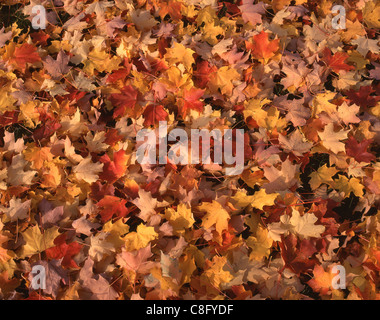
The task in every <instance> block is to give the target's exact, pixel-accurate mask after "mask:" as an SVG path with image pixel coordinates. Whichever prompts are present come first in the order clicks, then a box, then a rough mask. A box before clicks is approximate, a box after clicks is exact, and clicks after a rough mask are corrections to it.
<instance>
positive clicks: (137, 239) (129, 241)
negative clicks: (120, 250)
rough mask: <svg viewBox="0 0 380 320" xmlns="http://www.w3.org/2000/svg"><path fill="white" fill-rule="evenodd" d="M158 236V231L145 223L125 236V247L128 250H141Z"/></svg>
mask: <svg viewBox="0 0 380 320" xmlns="http://www.w3.org/2000/svg"><path fill="white" fill-rule="evenodd" d="M157 238H158V234H157V232H155V231H154V228H153V227H147V226H146V225H144V224H142V223H141V224H140V225H138V226H137V229H136V231H135V232H130V233H128V234H127V235H126V236H125V237H124V241H125V249H126V250H127V251H132V250H139V249H141V248H145V247H146V246H147V245H148V244H149V242H151V241H153V240H155V239H157Z"/></svg>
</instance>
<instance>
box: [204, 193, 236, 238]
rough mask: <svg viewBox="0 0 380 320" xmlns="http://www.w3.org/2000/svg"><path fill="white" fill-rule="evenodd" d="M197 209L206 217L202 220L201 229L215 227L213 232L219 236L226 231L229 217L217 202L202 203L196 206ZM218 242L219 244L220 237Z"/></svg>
mask: <svg viewBox="0 0 380 320" xmlns="http://www.w3.org/2000/svg"><path fill="white" fill-rule="evenodd" d="M198 209H199V210H200V211H205V212H206V215H205V216H204V217H203V218H202V227H203V228H205V229H209V228H211V227H212V226H214V225H215V230H216V232H217V233H218V234H219V236H221V235H222V234H223V231H224V230H227V229H228V221H229V219H230V215H229V213H228V212H227V210H226V209H224V208H223V207H222V205H221V204H220V203H219V202H217V201H215V200H213V201H212V202H203V203H202V204H201V205H200V206H198ZM218 240H219V243H220V241H221V237H219V239H218Z"/></svg>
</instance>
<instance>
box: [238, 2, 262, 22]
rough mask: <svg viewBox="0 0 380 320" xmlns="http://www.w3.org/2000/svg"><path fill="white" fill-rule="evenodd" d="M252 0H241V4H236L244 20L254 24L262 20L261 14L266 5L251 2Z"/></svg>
mask: <svg viewBox="0 0 380 320" xmlns="http://www.w3.org/2000/svg"><path fill="white" fill-rule="evenodd" d="M253 2H254V1H252V0H243V1H242V5H241V6H238V8H239V9H240V11H241V13H242V15H241V16H242V18H243V20H244V22H250V23H252V25H254V26H255V25H256V24H259V23H261V22H262V20H261V16H262V15H263V14H265V7H266V6H267V5H266V4H265V3H263V2H259V3H258V4H253Z"/></svg>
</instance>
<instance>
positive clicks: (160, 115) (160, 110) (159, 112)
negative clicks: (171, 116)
mask: <svg viewBox="0 0 380 320" xmlns="http://www.w3.org/2000/svg"><path fill="white" fill-rule="evenodd" d="M143 116H144V119H145V120H144V126H145V127H149V126H154V125H156V124H157V123H158V122H159V121H164V120H165V119H166V118H167V117H168V113H167V112H166V111H165V109H164V107H163V106H162V105H154V104H150V105H148V106H147V107H146V108H145V109H144V112H143Z"/></svg>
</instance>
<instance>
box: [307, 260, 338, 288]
mask: <svg viewBox="0 0 380 320" xmlns="http://www.w3.org/2000/svg"><path fill="white" fill-rule="evenodd" d="M313 274H314V278H313V279H311V280H309V281H308V282H307V284H308V285H309V286H310V287H311V288H312V289H313V290H314V291H315V292H320V293H321V294H322V295H326V294H328V293H329V292H330V291H331V290H332V283H333V281H332V280H333V278H334V276H335V275H334V274H333V273H332V272H329V271H325V269H324V268H323V267H322V266H321V265H315V267H314V270H313Z"/></svg>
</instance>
